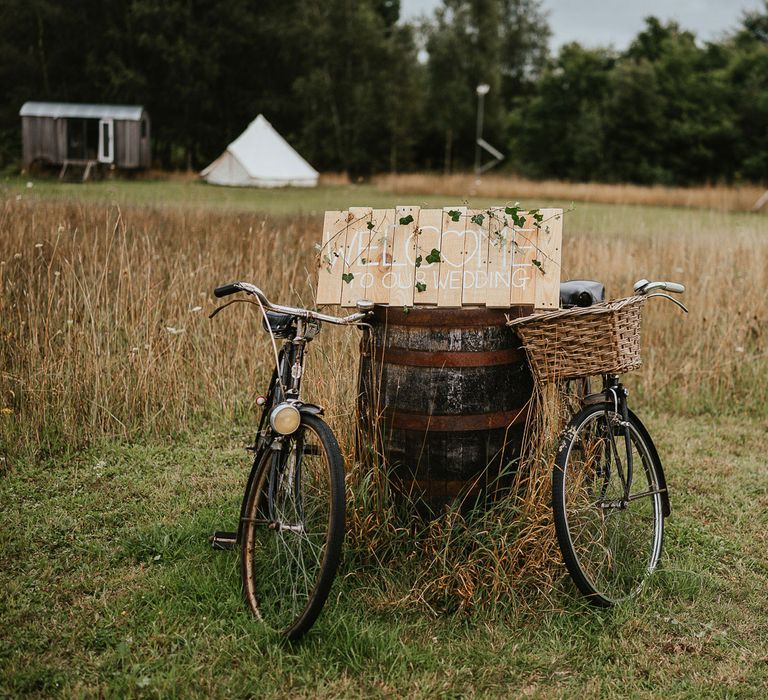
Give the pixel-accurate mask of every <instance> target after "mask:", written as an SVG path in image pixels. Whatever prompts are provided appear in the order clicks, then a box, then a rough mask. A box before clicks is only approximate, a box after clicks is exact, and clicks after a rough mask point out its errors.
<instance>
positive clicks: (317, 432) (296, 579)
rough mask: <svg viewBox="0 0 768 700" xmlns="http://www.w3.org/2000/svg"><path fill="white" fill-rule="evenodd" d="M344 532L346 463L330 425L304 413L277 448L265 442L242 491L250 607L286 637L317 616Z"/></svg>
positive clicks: (243, 550) (244, 562) (244, 569)
mask: <svg viewBox="0 0 768 700" xmlns="http://www.w3.org/2000/svg"><path fill="white" fill-rule="evenodd" d="M343 538H344V467H343V459H342V456H341V452H340V450H339V446H338V443H337V442H336V438H335V437H334V436H333V433H332V432H331V429H330V428H329V427H328V426H327V425H326V424H325V422H323V421H322V420H321V419H320V418H318V417H316V416H310V415H305V416H302V421H301V425H300V427H299V429H298V430H297V431H296V432H295V433H293V434H292V435H288V436H285V437H284V438H283V440H282V445H281V446H280V449H267V450H266V451H265V453H264V455H263V456H262V458H261V464H260V465H259V466H258V468H257V472H256V477H255V478H254V480H253V483H252V485H251V489H250V492H249V494H248V495H247V497H246V505H245V510H244V521H243V529H242V535H241V570H242V579H243V593H244V595H245V600H246V603H247V604H248V607H249V608H250V609H251V611H252V612H253V613H254V614H255V615H256V616H257V617H258V618H259V619H261V620H262V621H263V622H264V623H265V624H266V625H267V626H268V627H269V628H271V629H272V630H274V631H275V632H277V633H279V634H280V635H282V636H284V637H285V638H287V639H298V638H299V637H301V636H302V635H303V634H304V633H305V632H306V631H307V630H308V629H309V628H310V627H311V626H312V624H313V623H314V622H315V620H316V619H317V617H318V615H319V614H320V611H321V610H322V608H323V604H324V603H325V600H326V598H327V597H328V594H329V592H330V590H331V584H332V583H333V579H334V576H335V575H336V570H337V568H338V565H339V560H340V558H341V547H342V541H343Z"/></svg>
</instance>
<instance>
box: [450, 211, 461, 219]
mask: <svg viewBox="0 0 768 700" xmlns="http://www.w3.org/2000/svg"><path fill="white" fill-rule="evenodd" d="M448 216H450V217H451V221H458V220H459V219H460V218H461V212H460V211H456V210H455V209H451V210H450V211H449V212H448Z"/></svg>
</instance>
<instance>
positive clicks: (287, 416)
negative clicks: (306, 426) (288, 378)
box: [269, 403, 301, 435]
mask: <svg viewBox="0 0 768 700" xmlns="http://www.w3.org/2000/svg"><path fill="white" fill-rule="evenodd" d="M269 423H270V425H271V426H272V428H273V429H274V431H275V432H277V433H280V434H281V435H290V434H291V433H293V432H295V431H296V429H297V428H298V427H299V424H300V423H301V414H300V413H299V409H298V408H296V406H294V405H293V404H290V403H281V404H279V405H278V406H275V407H274V408H273V409H272V412H271V413H270V414H269Z"/></svg>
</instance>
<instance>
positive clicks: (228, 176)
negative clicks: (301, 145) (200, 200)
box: [200, 114, 318, 187]
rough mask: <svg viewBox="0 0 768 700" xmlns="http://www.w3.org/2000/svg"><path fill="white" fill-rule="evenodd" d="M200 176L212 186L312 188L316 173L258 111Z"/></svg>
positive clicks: (315, 183)
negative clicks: (245, 127)
mask: <svg viewBox="0 0 768 700" xmlns="http://www.w3.org/2000/svg"><path fill="white" fill-rule="evenodd" d="M200 175H201V176H202V177H203V178H205V180H206V181H207V182H210V183H212V184H214V185H235V186H241V187H284V186H286V185H291V186H293V187H314V186H315V185H317V177H318V173H317V170H315V169H314V168H313V167H312V166H311V165H310V164H309V163H307V161H306V160H304V159H303V158H302V157H301V156H300V155H299V154H298V153H296V151H295V150H294V149H293V148H292V147H291V146H290V144H289V143H288V142H287V141H286V140H285V139H284V138H283V137H282V136H280V134H278V133H277V131H275V130H274V128H273V127H272V125H271V124H270V123H269V122H268V121H267V120H266V119H265V118H264V117H263V116H262V115H261V114H260V115H259V116H258V117H256V119H254V120H253V121H252V122H251V123H250V124H249V125H248V128H247V129H246V130H245V131H244V132H243V133H242V134H240V136H238V137H237V138H236V139H235V140H234V141H233V142H232V143H230V144H229V146H227V150H226V151H224V153H222V154H221V155H220V156H219V157H218V158H217V159H216V160H215V161H213V163H211V164H210V165H209V166H208V167H207V168H206V169H205V170H203V171H202V172H201V173H200Z"/></svg>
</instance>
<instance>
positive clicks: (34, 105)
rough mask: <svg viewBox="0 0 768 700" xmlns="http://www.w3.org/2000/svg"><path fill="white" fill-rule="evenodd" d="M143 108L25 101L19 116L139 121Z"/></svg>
mask: <svg viewBox="0 0 768 700" xmlns="http://www.w3.org/2000/svg"><path fill="white" fill-rule="evenodd" d="M143 111H144V108H143V107H141V106H133V105H85V104H74V103H71V102H25V103H24V104H23V105H22V107H21V109H20V110H19V116H20V117H54V118H55V119H61V118H67V117H72V118H75V119H78V118H79V119H123V120H126V121H135V122H137V121H139V120H140V119H141V114H142V112H143Z"/></svg>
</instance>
